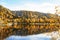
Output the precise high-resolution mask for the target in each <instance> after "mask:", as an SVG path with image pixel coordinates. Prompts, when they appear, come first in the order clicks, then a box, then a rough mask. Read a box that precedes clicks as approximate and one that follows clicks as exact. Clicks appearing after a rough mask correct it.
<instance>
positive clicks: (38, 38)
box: [6, 34, 50, 40]
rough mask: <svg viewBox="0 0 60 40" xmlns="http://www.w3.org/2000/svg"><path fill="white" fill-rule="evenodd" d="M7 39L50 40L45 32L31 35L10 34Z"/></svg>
mask: <svg viewBox="0 0 60 40" xmlns="http://www.w3.org/2000/svg"><path fill="white" fill-rule="evenodd" d="M6 40H50V37H49V36H46V35H44V34H39V35H30V36H15V35H13V36H10V37H8V38H6Z"/></svg>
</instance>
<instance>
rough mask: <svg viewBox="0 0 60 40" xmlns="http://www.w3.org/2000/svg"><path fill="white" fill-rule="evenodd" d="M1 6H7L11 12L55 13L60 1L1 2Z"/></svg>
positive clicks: (16, 0) (12, 0) (0, 0)
mask: <svg viewBox="0 0 60 40" xmlns="http://www.w3.org/2000/svg"><path fill="white" fill-rule="evenodd" d="M0 5H2V6H5V7H7V8H9V9H10V10H28V11H38V12H44V13H48V12H49V13H54V12H55V6H57V5H60V0H0Z"/></svg>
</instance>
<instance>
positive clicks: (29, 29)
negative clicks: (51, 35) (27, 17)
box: [0, 24, 59, 39]
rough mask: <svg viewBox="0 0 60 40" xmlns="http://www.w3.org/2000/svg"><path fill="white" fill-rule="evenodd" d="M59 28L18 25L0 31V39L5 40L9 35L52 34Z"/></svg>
mask: <svg viewBox="0 0 60 40" xmlns="http://www.w3.org/2000/svg"><path fill="white" fill-rule="evenodd" d="M58 28H59V27H56V25H55V26H54V25H35V24H32V25H31V24H30V25H27V24H19V25H14V26H11V27H4V28H3V29H1V30H0V39H3V38H6V37H8V36H11V35H21V36H26V35H32V34H39V33H45V32H52V31H56V30H58Z"/></svg>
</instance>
